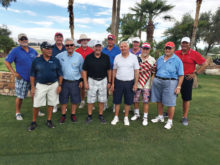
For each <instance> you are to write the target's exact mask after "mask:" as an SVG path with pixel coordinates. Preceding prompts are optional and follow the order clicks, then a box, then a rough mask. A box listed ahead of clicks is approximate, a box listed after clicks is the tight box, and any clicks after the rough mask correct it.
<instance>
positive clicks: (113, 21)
mask: <svg viewBox="0 0 220 165" xmlns="http://www.w3.org/2000/svg"><path fill="white" fill-rule="evenodd" d="M116 5H117V3H116V0H113V5H112V26H111V32H112V34H114V35H115V25H116Z"/></svg>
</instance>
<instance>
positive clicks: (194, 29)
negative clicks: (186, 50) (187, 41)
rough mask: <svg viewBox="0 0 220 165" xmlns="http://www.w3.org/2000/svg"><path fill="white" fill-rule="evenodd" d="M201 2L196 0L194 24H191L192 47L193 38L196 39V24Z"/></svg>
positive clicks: (192, 43) (192, 45) (192, 44)
mask: <svg viewBox="0 0 220 165" xmlns="http://www.w3.org/2000/svg"><path fill="white" fill-rule="evenodd" d="M201 4H202V0H196V15H195V20H194V25H193V33H192V39H191V48H193V47H194V44H195V40H196V31H197V26H198V22H199V11H200V7H201Z"/></svg>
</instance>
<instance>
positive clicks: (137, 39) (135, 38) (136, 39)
mask: <svg viewBox="0 0 220 165" xmlns="http://www.w3.org/2000/svg"><path fill="white" fill-rule="evenodd" d="M135 41H136V42H140V41H141V40H140V38H139V37H134V38H133V39H132V42H135Z"/></svg>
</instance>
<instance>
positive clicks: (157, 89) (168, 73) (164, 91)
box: [151, 42, 184, 129]
mask: <svg viewBox="0 0 220 165" xmlns="http://www.w3.org/2000/svg"><path fill="white" fill-rule="evenodd" d="M164 49H165V55H163V56H161V57H159V59H158V60H157V71H156V76H155V78H154V79H153V85H152V94H151V101H152V102H157V110H158V116H157V117H156V118H155V119H152V120H151V121H152V122H153V123H157V122H164V117H163V106H164V105H165V106H167V107H168V121H167V124H166V125H165V126H164V128H166V129H171V127H172V126H173V116H174V111H175V106H176V98H177V95H178V94H179V93H180V89H181V85H182V82H183V77H184V72H183V63H182V61H181V60H180V59H179V57H177V56H176V55H175V54H174V51H175V44H174V43H173V42H167V43H166V44H165V48H164Z"/></svg>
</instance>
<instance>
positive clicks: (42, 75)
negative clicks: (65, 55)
mask: <svg viewBox="0 0 220 165" xmlns="http://www.w3.org/2000/svg"><path fill="white" fill-rule="evenodd" d="M62 75H63V74H62V69H61V65H60V62H59V60H58V59H57V58H55V57H51V58H50V60H49V61H46V60H45V59H44V58H43V55H41V56H40V57H39V58H36V59H35V60H34V61H33V63H32V67H31V76H32V77H35V81H36V82H39V83H41V84H47V83H54V82H56V81H57V80H58V78H59V76H62Z"/></svg>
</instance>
